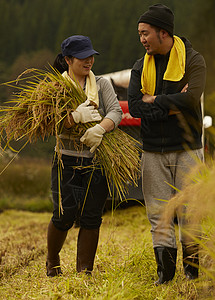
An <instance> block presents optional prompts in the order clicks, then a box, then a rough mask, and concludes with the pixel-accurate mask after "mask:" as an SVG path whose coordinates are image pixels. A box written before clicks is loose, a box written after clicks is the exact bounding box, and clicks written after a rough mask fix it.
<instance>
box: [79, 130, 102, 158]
mask: <svg viewBox="0 0 215 300" xmlns="http://www.w3.org/2000/svg"><path fill="white" fill-rule="evenodd" d="M105 132H106V130H105V129H104V128H103V127H102V126H101V125H99V124H96V125H95V126H93V127H91V128H89V129H87V131H86V132H85V134H84V135H83V136H82V137H81V138H80V141H81V142H82V143H84V144H85V145H87V146H88V147H90V152H91V153H93V152H94V151H95V150H96V148H97V147H98V146H99V145H100V144H101V141H102V138H103V134H104V133H105Z"/></svg>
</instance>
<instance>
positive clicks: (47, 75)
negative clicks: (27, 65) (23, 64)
mask: <svg viewBox="0 0 215 300" xmlns="http://www.w3.org/2000/svg"><path fill="white" fill-rule="evenodd" d="M24 75H25V76H24ZM26 75H27V77H26ZM22 80H23V81H24V83H23V84H21V85H18V84H17V83H19V84H20V82H22ZM5 85H7V86H12V87H16V88H17V89H18V93H14V97H13V98H14V99H11V100H10V101H9V102H7V103H6V104H7V105H6V106H4V107H1V108H0V147H1V145H2V144H3V143H4V144H5V146H4V147H3V146H2V147H3V148H4V149H6V148H7V147H10V142H11V141H12V140H20V139H23V138H27V141H28V142H30V143H32V142H35V141H37V140H38V139H39V138H42V139H43V140H44V139H45V138H47V137H49V136H52V135H54V136H55V137H56V149H57V150H56V151H57V155H58V158H59V160H61V154H60V148H61V140H60V138H59V136H58V135H59V134H60V132H61V128H62V124H63V120H64V119H65V118H66V117H67V116H68V115H69V114H70V113H71V111H73V110H75V109H76V108H77V107H78V105H79V104H81V103H83V102H84V101H85V100H86V95H85V93H84V91H83V89H82V88H81V87H80V86H79V85H78V84H77V82H76V86H75V85H73V84H71V82H70V81H68V80H67V79H66V78H64V77H63V76H62V75H61V74H60V73H59V72H58V71H57V70H55V69H53V68H52V69H51V71H43V70H38V69H28V70H26V71H25V72H24V73H22V74H21V75H20V76H19V77H18V78H17V79H16V80H14V81H11V82H8V83H5ZM95 124H96V122H91V123H85V124H82V123H81V124H77V125H75V126H73V129H72V136H74V138H77V137H78V138H80V137H81V136H82V135H83V134H84V132H85V131H86V129H88V128H90V127H92V126H94V125H95ZM140 151H141V150H140V148H139V147H138V145H137V141H136V140H135V139H134V138H132V137H131V136H129V135H128V134H126V133H125V132H123V131H122V130H120V129H119V128H117V129H115V130H113V131H112V132H109V133H106V134H105V135H104V137H103V140H102V143H101V144H100V146H99V147H98V148H97V150H96V152H95V156H94V159H93V162H94V165H95V166H96V167H98V166H100V167H101V168H102V170H103V171H104V173H105V175H106V177H107V182H108V185H109V187H110V186H112V185H113V186H115V188H116V191H117V192H118V194H119V196H120V199H121V200H122V197H125V195H126V193H127V191H128V185H129V184H134V185H136V186H137V179H138V177H139V175H140V174H139V170H140Z"/></svg>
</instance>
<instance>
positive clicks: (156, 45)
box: [138, 23, 163, 55]
mask: <svg viewBox="0 0 215 300" xmlns="http://www.w3.org/2000/svg"><path fill="white" fill-rule="evenodd" d="M138 33H139V36H140V42H141V43H142V45H143V47H145V49H146V52H147V53H148V54H149V55H155V54H162V48H163V43H162V35H161V32H160V31H156V30H155V28H154V27H152V26H151V25H149V24H146V23H139V24H138Z"/></svg>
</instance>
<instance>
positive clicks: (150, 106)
mask: <svg viewBox="0 0 215 300" xmlns="http://www.w3.org/2000/svg"><path fill="white" fill-rule="evenodd" d="M173 29H174V15H173V12H172V11H171V10H170V9H169V8H168V7H166V6H164V5H162V4H156V5H153V6H150V7H149V10H148V11H146V12H145V13H144V14H143V15H142V16H141V17H140V18H139V20H138V32H139V36H140V42H141V43H142V44H143V46H144V47H145V49H146V54H145V56H144V57H143V58H141V59H139V60H137V61H136V63H135V64H134V66H133V69H132V71H131V79H130V84H129V88H128V103H129V111H130V114H131V115H132V116H133V117H135V118H141V137H142V140H143V150H144V153H143V156H142V180H143V194H144V200H145V204H146V210H147V216H148V218H149V221H150V223H151V232H152V240H153V247H154V253H155V258H156V262H157V273H158V277H159V279H158V281H156V283H155V284H157V285H158V284H163V283H165V282H168V281H170V280H172V279H173V277H174V275H175V266H176V258H177V245H176V238H175V226H174V217H173V218H172V222H171V224H165V223H164V222H163V221H162V220H161V215H162V213H163V210H164V207H165V205H166V203H167V202H168V200H169V199H170V198H171V197H172V196H173V195H174V193H175V191H176V190H181V188H182V187H183V179H184V177H185V174H186V173H188V172H189V170H190V168H191V167H192V166H193V165H195V164H196V158H198V159H203V151H202V142H201V135H202V112H201V103H200V97H201V95H202V93H203V90H204V86H205V77H206V66H205V61H204V59H203V57H202V56H201V55H200V54H199V53H198V52H196V51H195V50H194V49H193V48H192V46H191V44H190V42H189V41H188V40H187V39H185V38H179V37H177V36H175V35H173ZM177 218H178V225H179V229H180V241H181V243H182V249H183V266H184V272H185V275H186V277H187V278H189V279H195V278H197V277H198V264H199V260H198V245H194V244H193V243H191V241H190V239H189V238H188V235H186V234H185V232H184V231H183V228H184V226H186V224H185V218H184V217H183V216H182V215H179V214H178V215H177Z"/></svg>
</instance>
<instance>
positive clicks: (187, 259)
mask: <svg viewBox="0 0 215 300" xmlns="http://www.w3.org/2000/svg"><path fill="white" fill-rule="evenodd" d="M198 250H199V246H198V245H194V246H185V245H182V251H183V267H184V274H185V276H186V277H187V279H196V278H198V275H199V253H198Z"/></svg>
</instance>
